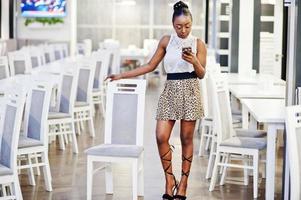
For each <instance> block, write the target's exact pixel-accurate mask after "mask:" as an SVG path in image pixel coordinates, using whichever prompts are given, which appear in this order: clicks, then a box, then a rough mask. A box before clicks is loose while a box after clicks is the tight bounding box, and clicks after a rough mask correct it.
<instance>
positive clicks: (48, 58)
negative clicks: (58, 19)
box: [43, 44, 55, 64]
mask: <svg viewBox="0 0 301 200" xmlns="http://www.w3.org/2000/svg"><path fill="white" fill-rule="evenodd" d="M43 50H44V58H45V63H46V64H47V63H50V62H53V61H55V57H54V49H53V46H52V45H50V44H46V45H44V48H43Z"/></svg>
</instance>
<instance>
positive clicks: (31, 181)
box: [26, 154, 36, 185]
mask: <svg viewBox="0 0 301 200" xmlns="http://www.w3.org/2000/svg"><path fill="white" fill-rule="evenodd" d="M26 157H27V162H28V166H29V167H28V169H27V174H28V179H29V185H36V183H35V179H34V173H33V167H32V162H31V157H30V155H29V154H27V155H26Z"/></svg>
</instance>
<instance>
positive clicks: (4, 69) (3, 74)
mask: <svg viewBox="0 0 301 200" xmlns="http://www.w3.org/2000/svg"><path fill="white" fill-rule="evenodd" d="M8 77H9V68H8V60H7V57H6V56H1V57H0V80H1V79H4V78H8Z"/></svg>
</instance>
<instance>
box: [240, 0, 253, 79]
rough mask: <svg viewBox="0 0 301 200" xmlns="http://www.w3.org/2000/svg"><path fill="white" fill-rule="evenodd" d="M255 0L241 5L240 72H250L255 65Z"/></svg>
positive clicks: (249, 0)
mask: <svg viewBox="0 0 301 200" xmlns="http://www.w3.org/2000/svg"><path fill="white" fill-rule="evenodd" d="M253 21H254V0H248V1H243V2H241V3H240V6H239V46H238V73H241V74H249V72H250V71H251V70H252V67H253V32H254V27H253V26H254V23H253Z"/></svg>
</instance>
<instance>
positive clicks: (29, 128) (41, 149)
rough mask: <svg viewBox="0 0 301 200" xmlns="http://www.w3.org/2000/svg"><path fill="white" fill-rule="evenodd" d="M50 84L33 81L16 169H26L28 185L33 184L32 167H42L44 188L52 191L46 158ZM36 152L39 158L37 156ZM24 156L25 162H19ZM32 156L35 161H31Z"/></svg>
mask: <svg viewBox="0 0 301 200" xmlns="http://www.w3.org/2000/svg"><path fill="white" fill-rule="evenodd" d="M51 89H52V86H51V85H50V84H48V83H47V82H43V83H42V82H41V81H33V82H32V84H31V89H30V92H29V94H28V97H27V102H26V106H25V114H24V132H22V133H21V135H20V137H19V144H18V152H17V153H18V156H19V159H20V162H19V166H18V169H19V170H21V169H28V176H29V177H28V178H29V182H30V185H35V180H34V173H33V168H36V167H37V168H39V167H43V174H44V182H45V188H46V190H47V191H52V184H51V179H52V178H51V173H50V166H49V160H48V135H47V130H48V127H47V118H48V113H49V106H50V99H51ZM37 154H39V155H40V156H39V157H41V160H39V159H38V158H37ZM23 157H25V158H26V160H27V162H28V163H27V164H24V163H22V162H21V159H22V158H23ZM32 158H34V160H35V163H32V160H31V159H32Z"/></svg>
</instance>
